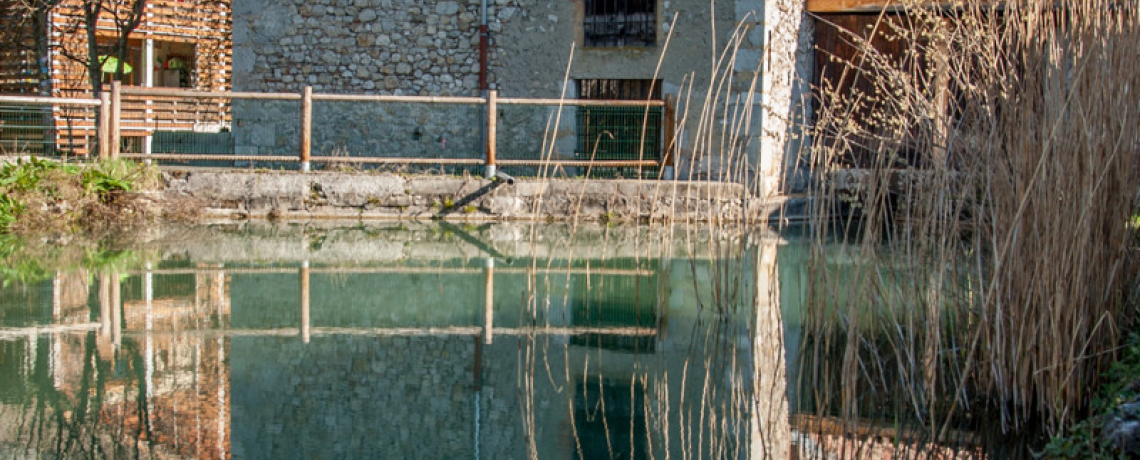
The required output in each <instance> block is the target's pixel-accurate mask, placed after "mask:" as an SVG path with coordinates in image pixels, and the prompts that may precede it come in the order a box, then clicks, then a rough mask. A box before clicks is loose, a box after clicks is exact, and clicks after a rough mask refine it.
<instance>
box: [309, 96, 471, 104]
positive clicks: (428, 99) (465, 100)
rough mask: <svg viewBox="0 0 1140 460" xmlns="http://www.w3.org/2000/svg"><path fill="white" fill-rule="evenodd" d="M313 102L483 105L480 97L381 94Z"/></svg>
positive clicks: (330, 98)
mask: <svg viewBox="0 0 1140 460" xmlns="http://www.w3.org/2000/svg"><path fill="white" fill-rule="evenodd" d="M313 100H314V101H358V102H410V103H420V104H483V103H485V102H487V100H486V99H484V98H481V97H455V96H392V95H382V94H376V95H371V94H313Z"/></svg>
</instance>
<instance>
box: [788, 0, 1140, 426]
mask: <svg viewBox="0 0 1140 460" xmlns="http://www.w3.org/2000/svg"><path fill="white" fill-rule="evenodd" d="M1137 11H1140V9H1138V7H1137V3H1136V2H1135V1H1109V0H1078V1H1062V2H1052V1H1041V0H1028V1H1023V2H1011V3H1007V4H1004V5H998V4H994V3H983V2H978V1H974V0H969V1H966V2H955V3H954V4H953V5H952V6H950V7H949V8H945V7H939V8H934V7H928V6H922V5H920V4H917V3H903V4H902V5H901V8H900V10H899V12H898V13H884V14H882V15H880V16H879V17H878V18H876V20H875V21H872V23H871V24H869V25H868V26H867V27H866V28H865V29H860V30H853V31H851V30H846V29H840V30H841V31H842V32H841V33H842V34H843V39H844V40H846V42H847V43H848V44H849V45H850V46H852V47H854V48H855V49H856V50H857V52H856V53H854V55H853V57H842V58H841V57H838V56H836V57H833V58H832V62H831V64H830V65H828V66H827V67H826V69H827V70H826V72H827V73H826V75H825V76H824V78H823V79H822V81H825V82H831V84H830V85H828V84H825V85H822V86H821V87H820V88H819V92H818V94H820V96H819V97H820V99H819V101H818V105H817V118H816V124H815V125H814V126H813V127H812V137H813V145H812V152H811V164H812V167H813V168H814V173H815V174H816V175H817V177H822V178H823V180H820V181H819V182H818V183H817V184H815V185H814V190H813V193H814V194H816V195H817V196H825V197H834V196H842V197H845V198H844V200H845V201H846V202H847V206H848V207H849V208H850V209H853V210H855V212H854V214H855V215H858V216H859V217H860V219H859V222H855V221H854V220H852V219H848V220H837V219H832V218H831V217H832V215H831V211H833V208H832V206H831V205H830V204H828V205H821V206H817V209H816V210H815V212H814V215H813V224H814V225H815V227H816V228H817V229H819V230H821V231H818V232H815V234H814V235H813V241H814V243H813V248H814V249H813V257H812V261H811V268H810V270H809V272H810V273H811V277H812V280H811V283H810V287H809V301H808V305H806V307H805V313H804V315H805V323H806V324H808V326H807V327H806V329H807V332H805V337H804V343H805V349H807V350H809V355H808V356H805V357H801V359H802V360H803V362H804V363H805V364H806V366H804V369H805V371H804V372H805V373H804V374H803V375H801V376H800V378H802V379H818V381H819V382H820V383H819V385H818V386H817V387H816V390H815V392H814V393H813V394H810V395H806V396H807V397H809V398H810V399H811V404H810V406H811V407H813V408H814V409H815V410H817V411H819V412H820V413H828V414H838V415H841V416H842V417H843V418H844V419H847V420H854V419H855V418H859V417H872V418H874V417H876V416H882V415H883V414H884V413H886V412H889V411H886V410H885V409H884V405H893V406H894V409H898V410H901V411H902V413H904V414H906V416H905V418H906V419H908V420H911V421H913V422H915V423H916V424H917V425H918V426H920V427H921V430H922V431H924V432H925V434H924V435H923V436H922V437H924V438H925V439H928V440H937V441H939V442H949V443H961V442H965V441H964V440H963V439H961V438H957V439H950V438H953V436H948V435H951V434H952V433H953V430H951V429H950V427H951V426H956V425H960V424H963V423H965V424H973V425H974V426H975V427H976V426H979V425H980V423H981V421H982V420H994V421H996V422H997V424H996V425H997V427H998V428H1000V429H996V430H992V431H993V432H996V433H999V434H1000V435H1001V436H1011V435H1013V434H1016V433H1026V432H1037V433H1043V434H1045V435H1057V434H1061V433H1064V432H1065V430H1066V427H1068V426H1070V425H1071V424H1072V423H1074V422H1075V421H1077V419H1078V418H1079V417H1081V416H1082V414H1083V411H1084V409H1085V408H1087V406H1088V405H1089V403H1090V400H1091V398H1092V397H1093V394H1094V393H1093V392H1092V391H1091V390H1090V389H1091V388H1094V387H1095V386H1096V384H1097V383H1098V381H1097V380H1098V376H1099V375H1100V374H1101V372H1102V371H1103V370H1104V369H1105V367H1106V364H1107V363H1109V362H1111V361H1112V360H1113V356H1114V353H1115V352H1116V350H1117V348H1118V346H1119V344H1120V342H1121V340H1122V336H1123V335H1124V334H1125V333H1126V331H1128V330H1129V328H1130V327H1131V323H1132V320H1133V316H1134V301H1135V291H1136V289H1135V286H1136V285H1137V271H1136V264H1135V257H1134V256H1133V248H1134V247H1135V244H1136V240H1135V236H1134V231H1133V230H1131V229H1130V228H1129V227H1128V221H1129V218H1130V216H1131V215H1132V214H1134V213H1135V211H1136V205H1137V200H1136V199H1137V192H1138V191H1140V175H1138V171H1137V165H1138V160H1140V102H1138V101H1140V94H1138V93H1137V91H1138V89H1140V59H1137V58H1138V57H1140V24H1137V22H1138V18H1137V14H1136V12H1137ZM817 23H818V24H820V25H821V26H825V25H828V24H829V18H827V17H819V18H817ZM883 43H888V44H890V46H887V47H883V46H881V45H882V44H883ZM884 48H886V49H889V51H882V49H884ZM818 52H825V51H824V50H820V51H818ZM851 166H857V167H859V168H862V169H866V170H869V172H870V173H869V174H866V175H863V176H856V175H852V174H850V173H849V172H845V171H848V170H849V168H850V167H851ZM835 240H840V241H842V242H845V243H849V244H850V246H847V249H835V248H836V246H834V245H832V244H831V243H833V242H834V241H835ZM868 395H891V397H896V398H897V397H901V400H897V401H896V402H893V403H886V402H885V401H887V399H886V398H881V399H876V398H874V397H868ZM896 421H897V418H896ZM1038 429H1040V430H1041V431H1037V430H1038Z"/></svg>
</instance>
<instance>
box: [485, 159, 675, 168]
mask: <svg viewBox="0 0 1140 460" xmlns="http://www.w3.org/2000/svg"><path fill="white" fill-rule="evenodd" d="M498 163H499V165H501V166H564V167H565V166H569V167H574V166H593V167H596V168H605V167H611V168H636V167H654V166H660V165H661V164H660V163H658V162H657V161H656V160H594V161H590V160H499V161H498Z"/></svg>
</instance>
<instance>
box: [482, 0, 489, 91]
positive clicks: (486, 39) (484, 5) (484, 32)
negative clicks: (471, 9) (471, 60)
mask: <svg viewBox="0 0 1140 460" xmlns="http://www.w3.org/2000/svg"><path fill="white" fill-rule="evenodd" d="M480 14H481V15H482V21H481V22H480V23H479V91H487V89H488V86H487V45H488V42H489V41H490V40H491V39H490V36H489V33H488V32H487V0H483V2H482V5H481V10H480Z"/></svg>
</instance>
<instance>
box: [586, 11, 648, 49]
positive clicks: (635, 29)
mask: <svg viewBox="0 0 1140 460" xmlns="http://www.w3.org/2000/svg"><path fill="white" fill-rule="evenodd" d="M656 6H657V0H586V15H585V20H584V22H583V24H582V29H583V32H584V37H585V40H586V46H653V45H654V44H655V43H656V42H657V28H656V25H657V12H656Z"/></svg>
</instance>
